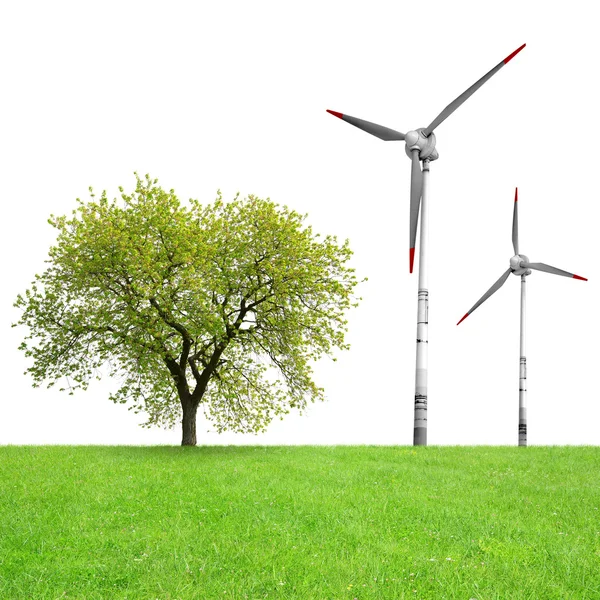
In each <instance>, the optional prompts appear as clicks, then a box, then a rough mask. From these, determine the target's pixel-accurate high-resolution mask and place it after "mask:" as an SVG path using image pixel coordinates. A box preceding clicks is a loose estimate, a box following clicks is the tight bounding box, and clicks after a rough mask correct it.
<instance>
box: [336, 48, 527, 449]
mask: <svg viewBox="0 0 600 600" xmlns="http://www.w3.org/2000/svg"><path fill="white" fill-rule="evenodd" d="M523 48H525V44H523V45H522V46H520V47H519V48H517V49H516V50H515V51H514V52H513V53H512V54H509V55H508V56H507V57H506V58H505V59H504V60H502V61H500V62H499V63H498V64H497V65H496V66H495V67H494V68H493V69H492V70H491V71H489V72H488V73H486V74H485V75H484V76H483V77H482V78H481V79H479V80H477V81H476V82H475V83H474V84H473V85H472V86H471V87H470V88H469V89H467V90H466V91H465V92H463V93H462V94H461V95H460V96H458V98H456V99H455V100H453V101H452V102H451V103H450V104H448V106H446V108H444V110H443V111H442V112H441V113H440V114H439V115H438V116H437V117H436V118H435V119H434V120H433V121H432V122H431V123H430V124H429V125H428V126H427V127H425V128H420V129H415V130H412V131H409V132H408V133H406V134H404V133H400V132H399V131H395V130H394V129H390V128H389V127H384V126H383V125H377V124H376V123H371V122H370V121H363V120H362V119H357V118H356V117H351V116H350V115H345V114H342V113H339V112H336V111H333V110H327V112H328V113H330V114H332V115H333V116H335V117H338V118H340V119H342V120H343V121H346V122H347V123H350V124H351V125H354V126H355V127H358V128H359V129H362V130H363V131H366V132H367V133H370V134H371V135H374V136H375V137H378V138H379V139H380V140H384V141H386V142H389V141H404V142H405V143H406V146H405V151H406V154H407V156H408V157H409V158H410V159H411V161H412V167H411V178H410V226H409V268H410V272H411V273H412V271H413V263H414V258H415V243H416V239H417V224H418V220H419V211H420V213H421V234H420V240H419V293H418V305H417V306H418V308H417V359H416V370H415V422H414V436H413V444H414V445H415V446H426V445H427V344H428V331H427V330H428V324H429V320H428V315H429V289H428V273H427V241H428V240H427V236H428V225H429V223H428V210H429V206H428V191H429V163H430V162H431V161H433V160H436V159H437V158H438V152H437V150H436V149H435V143H436V138H435V135H434V133H433V131H434V129H435V128H436V127H437V126H438V125H439V124H440V123H442V122H443V121H445V120H446V119H447V118H448V117H449V116H450V115H451V114H452V113H453V112H454V111H455V110H456V109H457V108H458V107H459V106H460V105H461V104H463V103H464V102H465V101H466V100H467V99H468V98H469V97H470V96H472V95H473V94H474V93H475V92H476V91H477V90H478V89H479V88H480V87H481V86H482V85H483V84H484V83H485V82H486V81H488V79H490V78H491V77H492V76H493V75H495V74H496V73H497V72H498V71H499V70H500V69H501V68H502V67H503V66H504V65H505V64H507V63H508V62H509V61H510V60H511V59H513V58H514V57H515V56H516V55H517V54H518V53H519V52H520V51H521V50H523ZM421 162H422V163H423V169H422V170H421V164H420V163H421Z"/></svg>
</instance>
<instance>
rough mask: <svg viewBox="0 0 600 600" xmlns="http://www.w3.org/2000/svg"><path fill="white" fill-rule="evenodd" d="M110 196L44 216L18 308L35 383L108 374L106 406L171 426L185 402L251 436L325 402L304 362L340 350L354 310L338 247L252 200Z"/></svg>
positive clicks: (345, 256)
mask: <svg viewBox="0 0 600 600" xmlns="http://www.w3.org/2000/svg"><path fill="white" fill-rule="evenodd" d="M119 189H120V191H121V197H120V200H116V199H115V200H112V201H109V200H108V198H107V195H106V192H102V194H101V196H100V198H96V196H95V195H94V193H93V191H92V190H91V189H90V193H91V199H90V200H89V201H88V202H87V203H85V202H83V201H81V200H79V199H78V200H77V202H78V206H77V208H76V209H75V210H74V211H73V216H72V217H71V218H67V217H64V216H61V217H55V216H54V215H51V216H50V218H49V223H50V224H51V225H52V226H53V227H55V228H56V229H57V230H58V238H57V242H56V244H55V245H54V246H53V247H52V248H50V251H49V260H48V261H47V262H48V263H49V267H48V269H47V270H46V271H45V272H44V273H43V274H42V275H36V280H35V281H34V282H33V283H32V285H31V288H30V289H28V290H26V292H25V295H24V296H23V295H19V296H18V297H17V300H16V302H15V306H17V307H19V308H21V309H22V310H23V314H22V316H21V319H20V320H19V322H18V325H26V326H27V327H28V329H29V333H28V335H27V336H26V337H25V340H24V342H23V344H22V345H21V349H22V350H24V352H25V355H26V356H27V357H29V358H31V359H32V360H33V364H32V366H30V367H29V368H28V369H27V372H28V373H29V374H30V375H31V376H32V378H33V383H34V385H40V384H41V383H42V382H44V381H46V382H48V385H49V386H51V385H53V384H54V383H55V382H56V381H58V380H65V381H66V383H67V385H66V389H69V390H70V391H71V392H72V391H73V390H75V389H77V388H82V389H86V388H87V386H88V385H89V382H90V380H91V378H92V377H94V376H96V375H97V374H98V372H99V369H100V368H108V369H109V373H110V374H111V376H113V377H115V378H120V384H121V385H120V387H119V389H118V391H117V392H116V393H114V394H113V395H112V396H111V399H112V400H113V401H115V402H130V403H131V407H132V409H133V410H136V411H138V412H139V411H143V412H145V413H146V414H147V415H148V422H147V424H148V425H166V426H171V425H173V424H174V423H175V422H176V421H178V420H179V418H180V414H181V403H182V402H192V403H193V404H195V405H198V404H200V403H202V404H204V405H205V409H206V410H205V412H206V414H207V416H208V417H209V418H211V419H212V420H213V421H214V422H215V425H216V427H217V429H218V430H219V431H224V430H226V429H231V430H234V431H254V432H257V431H262V430H264V429H265V428H266V426H267V425H268V423H269V422H270V421H271V419H272V418H274V417H275V416H282V415H284V414H286V413H287V412H289V410H290V408H298V409H300V410H302V409H303V408H304V407H305V406H306V403H307V402H311V401H315V400H318V399H322V397H323V390H322V389H320V388H318V387H317V386H316V385H315V384H314V383H313V381H312V379H311V376H312V372H311V369H310V366H309V365H310V363H311V361H314V360H316V359H318V358H319V357H321V356H322V355H323V354H331V353H332V351H333V350H334V348H340V349H347V348H348V345H347V344H345V343H344V334H345V332H346V330H347V329H346V327H347V322H346V320H345V319H344V315H345V312H346V310H347V309H348V308H350V307H351V306H356V305H357V299H356V298H355V297H354V296H353V290H354V288H355V286H356V284H357V279H356V277H355V274H354V270H353V269H351V268H349V267H347V266H346V264H347V262H348V261H349V260H350V257H351V256H352V251H351V250H350V248H349V245H348V241H347V240H346V241H345V242H344V244H342V245H339V244H338V242H337V239H336V238H335V237H332V236H325V237H324V238H322V239H321V238H320V236H319V235H318V234H317V235H314V234H313V232H312V229H311V227H310V226H305V225H304V220H305V218H306V216H305V215H304V216H303V215H300V214H298V213H297V212H295V211H293V210H290V209H288V208H287V207H285V206H284V207H283V208H282V207H280V206H279V205H277V204H275V203H273V202H272V201H271V200H269V199H266V200H262V199H260V198H257V197H255V196H253V195H250V196H249V197H248V198H246V199H240V198H239V196H236V197H235V198H234V200H232V201H231V202H224V201H223V199H222V197H221V194H220V192H219V193H218V196H217V199H216V200H215V202H213V203H212V204H210V205H207V206H202V205H201V204H200V203H199V202H198V201H196V200H190V201H189V203H188V204H186V205H183V204H182V203H181V202H180V201H179V199H178V198H177V196H176V195H175V192H174V191H173V190H170V191H169V192H166V191H164V190H163V189H162V188H160V187H159V186H158V181H157V180H152V179H150V177H149V176H148V175H146V177H145V179H141V178H140V177H139V176H137V174H136V188H135V190H134V191H133V192H132V193H131V194H126V193H125V192H124V191H123V189H122V188H119ZM274 372H276V373H277V374H278V376H277V377H275V376H274Z"/></svg>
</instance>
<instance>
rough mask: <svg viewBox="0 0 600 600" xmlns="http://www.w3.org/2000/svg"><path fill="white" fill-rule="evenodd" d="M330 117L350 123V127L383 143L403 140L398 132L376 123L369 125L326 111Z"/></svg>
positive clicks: (401, 134)
mask: <svg viewBox="0 0 600 600" xmlns="http://www.w3.org/2000/svg"><path fill="white" fill-rule="evenodd" d="M327 112H328V113H329V114H330V115H333V116H334V117H337V118H338V119H342V121H346V122H347V123H350V125H354V127H358V128H359V129H362V130H363V131H366V132H367V133H370V134H371V135H374V136H375V137H378V138H379V139H380V140H383V141H384V142H392V141H395V140H400V141H402V140H404V134H403V133H400V132H399V131H395V130H393V129H390V128H389V127H384V126H383V125H377V123H371V122H370V121H363V120H362V119H357V118H356V117H351V116H350V115H344V114H342V113H339V112H335V111H334V110H329V109H328V110H327Z"/></svg>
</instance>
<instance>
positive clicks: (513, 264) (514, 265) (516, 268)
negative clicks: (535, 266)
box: [510, 254, 531, 275]
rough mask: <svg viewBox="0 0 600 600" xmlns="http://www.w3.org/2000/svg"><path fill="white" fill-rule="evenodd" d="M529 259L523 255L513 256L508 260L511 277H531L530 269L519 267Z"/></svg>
mask: <svg viewBox="0 0 600 600" xmlns="http://www.w3.org/2000/svg"><path fill="white" fill-rule="evenodd" d="M528 262H529V258H528V257H527V256H525V255H524V254H515V255H514V256H513V257H512V258H511V259H510V270H511V272H512V274H513V275H531V269H528V268H526V267H523V266H521V265H522V264H523V263H525V264H527V263H528Z"/></svg>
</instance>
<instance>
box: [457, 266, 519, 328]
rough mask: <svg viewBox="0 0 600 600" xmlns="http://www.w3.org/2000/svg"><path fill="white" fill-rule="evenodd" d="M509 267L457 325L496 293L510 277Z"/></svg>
mask: <svg viewBox="0 0 600 600" xmlns="http://www.w3.org/2000/svg"><path fill="white" fill-rule="evenodd" d="M510 271H511V269H510V267H509V268H508V269H507V270H506V271H505V272H504V273H503V274H502V276H501V277H500V279H498V281H496V283H495V284H494V285H493V286H492V287H491V288H490V289H489V290H488V291H487V292H486V293H485V294H484V295H483V296H481V298H479V300H477V302H475V304H474V305H473V306H472V307H471V310H469V311H468V312H467V314H466V315H465V316H464V317H463V318H462V319H461V320H460V321H459V322H458V323H457V325H460V324H461V323H462V322H463V321H464V320H465V319H466V318H467V317H468V316H469V315H470V314H471V313H472V312H473V311H474V310H475V309H476V308H477V307H478V306H479V305H480V304H483V303H484V302H485V301H486V300H487V299H488V298H489V297H490V296H491V295H492V294H493V293H495V292H497V291H498V290H499V289H500V288H501V287H502V286H503V285H504V282H505V281H506V280H507V279H508V276H509V275H510Z"/></svg>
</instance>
